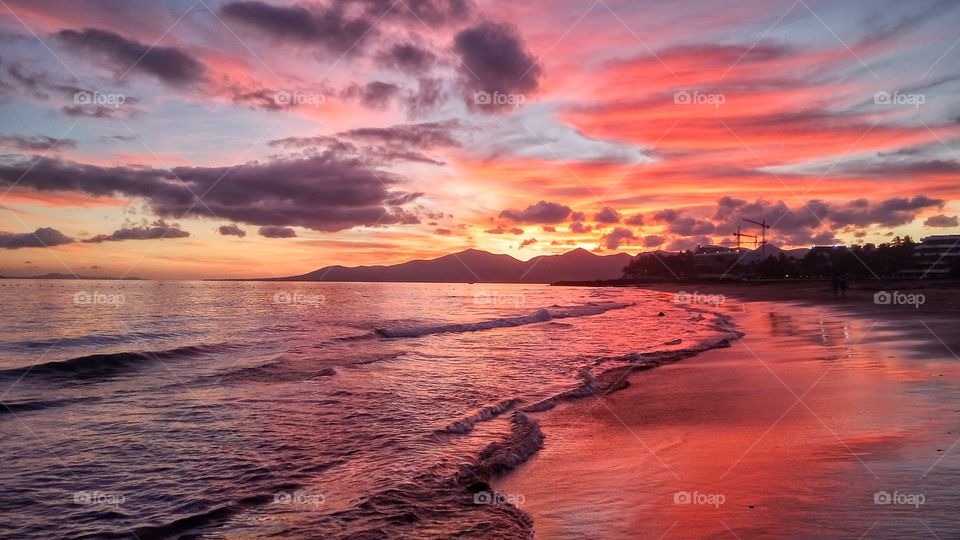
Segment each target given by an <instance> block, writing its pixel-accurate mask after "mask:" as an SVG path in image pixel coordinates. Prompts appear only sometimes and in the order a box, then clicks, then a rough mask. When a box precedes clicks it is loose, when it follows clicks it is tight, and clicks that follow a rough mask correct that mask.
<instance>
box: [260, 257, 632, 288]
mask: <svg viewBox="0 0 960 540" xmlns="http://www.w3.org/2000/svg"><path fill="white" fill-rule="evenodd" d="M632 258H633V257H632V256H631V255H629V254H627V253H617V254H615V255H596V254H594V253H591V252H589V251H587V250H585V249H582V248H578V249H575V250H573V251H570V252H568V253H564V254H562V255H541V256H539V257H534V258H532V259H530V260H529V261H526V262H524V261H520V260H517V259H515V258H513V257H511V256H510V255H497V254H494V253H488V252H486V251H480V250H477V249H468V250H466V251H461V252H459V253H452V254H450V255H444V256H442V257H438V258H436V259H429V260H415V261H409V262H405V263H400V264H394V265H389V266H356V267H346V266H339V265H338V266H327V267H324V268H321V269H319V270H314V271H313V272H309V273H307V274H302V275H299V276H290V277H284V278H278V280H279V281H380V282H383V281H387V282H403V281H409V282H427V283H470V282H477V283H553V282H555V281H562V280H595V279H615V278H619V277H621V276H622V275H623V267H625V266H626V265H627V264H628V263H629V262H630V260H631V259H632Z"/></svg>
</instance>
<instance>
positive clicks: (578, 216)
mask: <svg viewBox="0 0 960 540" xmlns="http://www.w3.org/2000/svg"><path fill="white" fill-rule="evenodd" d="M585 219H587V214H586V213H585V212H574V213H572V214H570V221H583V220H585Z"/></svg>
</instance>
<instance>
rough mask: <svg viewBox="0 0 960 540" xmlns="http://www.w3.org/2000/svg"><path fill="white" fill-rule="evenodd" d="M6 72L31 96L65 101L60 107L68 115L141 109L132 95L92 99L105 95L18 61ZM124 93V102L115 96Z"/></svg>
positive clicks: (124, 114) (122, 114) (127, 113)
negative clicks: (57, 78) (66, 81)
mask: <svg viewBox="0 0 960 540" xmlns="http://www.w3.org/2000/svg"><path fill="white" fill-rule="evenodd" d="M6 72H7V74H8V75H9V76H10V78H11V80H12V81H13V82H14V83H15V84H14V85H8V86H11V87H12V86H16V88H18V89H19V90H20V91H21V92H22V93H26V94H28V95H30V97H33V98H37V99H41V100H45V101H49V100H53V101H54V102H58V103H60V104H63V105H62V107H61V110H62V111H63V113H64V114H66V115H67V116H73V117H87V118H131V117H133V116H135V115H137V114H139V113H140V112H141V111H140V109H138V108H137V107H136V105H137V103H138V102H139V101H138V100H137V99H136V98H134V97H133V96H128V95H126V94H119V93H113V94H111V96H112V99H111V100H107V102H104V101H103V100H100V99H93V97H94V96H98V95H102V94H98V93H97V92H95V91H93V90H90V89H87V88H80V87H79V86H75V85H72V84H65V83H63V82H61V81H58V80H56V79H55V78H53V77H51V76H50V75H48V74H46V73H43V72H39V71H31V70H29V69H27V68H25V67H23V66H22V65H20V64H19V63H16V62H11V63H10V64H9V65H7V66H6ZM121 95H122V102H117V99H116V96H121Z"/></svg>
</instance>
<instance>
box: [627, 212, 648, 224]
mask: <svg viewBox="0 0 960 540" xmlns="http://www.w3.org/2000/svg"><path fill="white" fill-rule="evenodd" d="M644 221H645V220H644V217H643V214H636V215H633V216H630V217H628V218H627V220H626V221H625V222H624V223H626V224H627V225H643V222H644Z"/></svg>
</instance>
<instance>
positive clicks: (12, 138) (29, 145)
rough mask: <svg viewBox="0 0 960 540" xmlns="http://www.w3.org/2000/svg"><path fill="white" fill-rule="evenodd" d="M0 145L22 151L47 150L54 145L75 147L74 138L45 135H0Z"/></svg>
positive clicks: (51, 148)
mask: <svg viewBox="0 0 960 540" xmlns="http://www.w3.org/2000/svg"><path fill="white" fill-rule="evenodd" d="M0 146H4V147H7V148H13V149H16V150H21V151H24V152H48V151H50V150H53V149H54V147H59V148H76V147H77V141H76V140H75V139H54V138H53V137H47V136H46V135H0Z"/></svg>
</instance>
